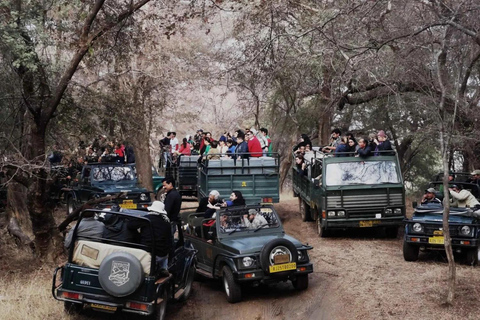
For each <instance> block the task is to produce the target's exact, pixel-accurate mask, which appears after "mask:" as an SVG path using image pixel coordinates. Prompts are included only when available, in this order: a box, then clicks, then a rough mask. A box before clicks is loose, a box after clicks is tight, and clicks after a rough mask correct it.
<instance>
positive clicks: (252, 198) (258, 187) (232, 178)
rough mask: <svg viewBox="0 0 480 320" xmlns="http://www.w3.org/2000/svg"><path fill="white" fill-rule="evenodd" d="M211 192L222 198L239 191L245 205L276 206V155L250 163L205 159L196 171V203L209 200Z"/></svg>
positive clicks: (277, 159) (277, 187)
mask: <svg viewBox="0 0 480 320" xmlns="http://www.w3.org/2000/svg"><path fill="white" fill-rule="evenodd" d="M242 155H244V154H240V156H242ZM219 156H220V155H219ZM211 190H217V191H218V192H219V193H220V197H222V198H228V197H229V196H230V194H231V193H232V191H234V190H238V191H240V192H241V193H242V195H243V198H244V199H245V202H246V203H247V204H259V203H277V202H279V201H280V188H279V158H278V154H276V153H273V154H272V155H271V156H268V157H266V156H265V157H256V158H254V157H250V158H249V159H231V158H228V157H220V159H218V160H209V159H204V160H203V161H202V162H201V163H200V164H199V167H198V199H199V200H200V199H201V198H202V197H206V196H208V194H209V192H210V191H211Z"/></svg>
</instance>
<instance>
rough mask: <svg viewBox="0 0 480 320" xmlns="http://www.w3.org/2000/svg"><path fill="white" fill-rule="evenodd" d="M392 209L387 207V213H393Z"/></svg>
mask: <svg viewBox="0 0 480 320" xmlns="http://www.w3.org/2000/svg"><path fill="white" fill-rule="evenodd" d="M392 212H393V211H392V209H385V214H392Z"/></svg>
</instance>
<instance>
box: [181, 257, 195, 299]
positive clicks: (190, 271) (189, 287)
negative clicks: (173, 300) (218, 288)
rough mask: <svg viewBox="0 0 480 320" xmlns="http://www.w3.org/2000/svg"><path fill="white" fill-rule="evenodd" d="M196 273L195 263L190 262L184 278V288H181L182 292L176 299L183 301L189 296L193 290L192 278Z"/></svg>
mask: <svg viewBox="0 0 480 320" xmlns="http://www.w3.org/2000/svg"><path fill="white" fill-rule="evenodd" d="M196 273H197V270H196V268H195V264H194V263H193V262H192V263H191V264H190V267H189V268H188V271H187V278H186V279H185V288H184V289H183V290H184V291H183V293H182V295H181V296H180V298H179V299H178V300H179V301H185V300H187V299H188V297H190V295H191V294H192V291H193V280H194V279H195V274H196Z"/></svg>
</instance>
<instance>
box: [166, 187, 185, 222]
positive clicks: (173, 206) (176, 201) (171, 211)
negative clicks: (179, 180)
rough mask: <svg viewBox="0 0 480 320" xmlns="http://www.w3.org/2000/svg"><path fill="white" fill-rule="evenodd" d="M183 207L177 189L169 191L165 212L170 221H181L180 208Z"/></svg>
mask: <svg viewBox="0 0 480 320" xmlns="http://www.w3.org/2000/svg"><path fill="white" fill-rule="evenodd" d="M181 207H182V196H181V195H180V193H178V191H177V189H175V188H173V189H172V190H170V191H168V193H167V196H166V197H165V211H167V216H168V219H170V221H172V222H176V221H178V220H180V218H179V214H180V208H181Z"/></svg>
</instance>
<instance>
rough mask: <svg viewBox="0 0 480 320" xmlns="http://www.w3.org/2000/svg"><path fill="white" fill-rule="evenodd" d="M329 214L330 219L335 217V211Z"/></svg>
mask: <svg viewBox="0 0 480 320" xmlns="http://www.w3.org/2000/svg"><path fill="white" fill-rule="evenodd" d="M327 214H328V216H329V217H335V211H328V212H327Z"/></svg>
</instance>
